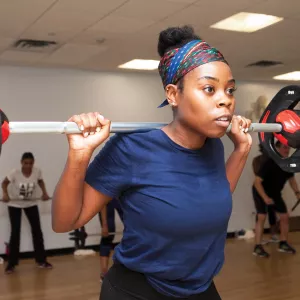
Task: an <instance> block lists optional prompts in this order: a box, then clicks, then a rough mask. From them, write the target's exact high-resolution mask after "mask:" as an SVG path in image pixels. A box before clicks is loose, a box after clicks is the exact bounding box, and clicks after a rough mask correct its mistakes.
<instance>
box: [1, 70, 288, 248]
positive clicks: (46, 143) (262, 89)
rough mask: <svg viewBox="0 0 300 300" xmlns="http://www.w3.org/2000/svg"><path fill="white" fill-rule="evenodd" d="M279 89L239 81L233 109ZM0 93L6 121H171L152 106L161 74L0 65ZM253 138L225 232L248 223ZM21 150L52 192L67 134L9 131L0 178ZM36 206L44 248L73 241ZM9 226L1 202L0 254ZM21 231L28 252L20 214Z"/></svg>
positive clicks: (46, 209)
mask: <svg viewBox="0 0 300 300" xmlns="http://www.w3.org/2000/svg"><path fill="white" fill-rule="evenodd" d="M280 88H281V86H280V85H265V84H258V83H239V84H238V91H237V93H236V98H237V112H238V113H240V114H244V113H245V111H246V110H248V109H249V107H250V103H251V102H253V101H255V100H256V99H257V97H258V96H259V95H261V94H264V95H266V96H267V97H268V98H269V99H271V98H272V97H273V96H274V94H275V93H276V92H277V91H278V90H279V89H280ZM0 95H1V99H2V101H1V108H2V109H3V111H4V112H5V113H6V114H7V115H8V117H9V119H10V120H11V121H65V120H67V119H68V118H69V117H70V116H71V115H73V114H76V113H80V112H88V111H95V110H98V111H100V112H101V113H102V114H103V115H104V116H105V117H107V118H109V119H111V120H112V121H116V122H117V121H119V122H122V121H124V122H127V121H137V122H150V121H157V122H168V121H169V120H171V113H170V109H169V108H163V109H157V108H156V107H157V106H158V105H159V104H160V103H161V101H162V100H163V96H164V94H163V90H162V87H161V83H160V79H159V77H158V76H156V75H142V74H126V75H125V74H118V73H93V72H83V71H70V70H54V69H33V68H17V67H1V68H0ZM253 138H254V140H255V143H254V144H255V146H254V148H253V150H252V152H251V155H250V158H249V160H248V165H247V168H246V169H245V171H244V173H243V175H242V178H241V180H240V183H239V186H238V188H237V190H236V192H235V194H234V210H233V214H232V218H231V220H230V226H229V230H230V231H231V230H237V229H240V228H249V227H252V225H253V216H252V212H253V202H252V197H251V183H252V179H253V176H252V170H251V158H252V157H253V156H255V155H256V154H257V148H256V144H257V136H256V134H253ZM224 145H225V149H226V155H227V156H228V155H229V154H230V151H231V150H232V145H231V142H230V141H229V140H228V139H227V138H226V137H225V138H224ZM24 151H32V152H33V153H34V154H35V156H36V164H37V166H39V167H40V168H41V169H42V171H43V174H44V179H45V182H46V185H47V189H48V192H49V194H50V195H51V194H52V193H53V190H54V187H55V184H56V183H57V180H58V177H59V175H60V174H61V172H62V169H63V167H64V163H65V160H66V153H67V152H66V151H67V141H66V137H65V136H64V135H57V134H47V135H43V134H26V135H21V134H19V135H11V137H10V138H9V140H8V141H7V142H6V144H5V146H4V148H3V150H2V155H1V159H0V178H1V180H2V179H3V178H4V176H5V175H6V174H7V172H8V171H9V170H10V169H11V168H14V167H18V166H19V160H20V156H21V154H22V153H23V152H24ZM292 199H293V197H291V199H289V200H288V203H289V205H290V206H291V205H292V204H291V203H292ZM39 207H40V211H41V219H42V227H43V232H44V239H45V246H46V248H47V249H54V248H63V247H70V246H73V243H72V242H71V241H68V234H57V233H54V232H53V231H52V229H51V222H50V219H51V218H50V209H51V204H50V202H47V203H40V204H39ZM216 209H217V208H216ZM117 224H118V229H122V225H121V223H120V221H119V219H117ZM87 230H88V231H89V232H91V233H97V232H99V233H100V232H101V228H100V226H99V221H98V218H94V219H93V220H92V221H91V222H90V223H89V224H88V225H87ZM9 231H10V227H9V221H8V216H7V209H6V206H5V205H4V204H1V203H0V253H4V242H5V241H8V238H9ZM21 236H22V241H21V251H31V250H32V243H31V236H30V230H29V225H28V222H27V220H26V218H24V217H23V223H22V235H21ZM98 242H99V238H97V237H95V238H94V237H93V238H92V237H91V238H89V239H88V244H95V243H98Z"/></svg>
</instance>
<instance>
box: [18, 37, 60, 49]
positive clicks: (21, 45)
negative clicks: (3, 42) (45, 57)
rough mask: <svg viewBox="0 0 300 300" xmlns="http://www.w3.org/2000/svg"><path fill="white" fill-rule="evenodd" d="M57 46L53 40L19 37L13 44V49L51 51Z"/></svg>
mask: <svg viewBox="0 0 300 300" xmlns="http://www.w3.org/2000/svg"><path fill="white" fill-rule="evenodd" d="M57 46H58V45H57V43H56V42H55V41H44V40H32V39H20V40H17V41H16V42H15V43H14V44H13V49H14V50H20V51H31V52H51V51H52V50H53V49H55V48H56V47H57Z"/></svg>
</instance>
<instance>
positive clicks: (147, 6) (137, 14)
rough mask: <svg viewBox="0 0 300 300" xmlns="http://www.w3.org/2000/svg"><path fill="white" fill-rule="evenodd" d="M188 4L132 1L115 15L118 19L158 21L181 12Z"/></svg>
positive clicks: (158, 0)
mask: <svg viewBox="0 0 300 300" xmlns="http://www.w3.org/2000/svg"><path fill="white" fill-rule="evenodd" d="M187 5H188V3H184V2H173V3H170V2H169V1H165V0H151V1H149V0H130V1H129V2H128V3H126V4H125V5H123V6H122V7H121V8H119V9H117V10H116V11H115V12H114V13H113V15H114V16H117V17H124V18H133V19H137V20H151V21H158V20H160V19H163V18H166V17H167V16H170V15H172V14H173V13H175V12H177V11H180V10H181V9H183V8H184V7H185V6H187Z"/></svg>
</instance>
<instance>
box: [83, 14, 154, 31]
mask: <svg viewBox="0 0 300 300" xmlns="http://www.w3.org/2000/svg"><path fill="white" fill-rule="evenodd" d="M152 23H153V21H149V20H137V19H131V18H125V17H116V16H108V17H106V18H104V19H102V20H101V21H100V22H98V23H97V24H95V25H94V26H92V27H90V28H89V30H99V31H104V32H112V33H132V32H137V31H139V30H142V29H143V28H145V27H147V26H150V25H151V24H152Z"/></svg>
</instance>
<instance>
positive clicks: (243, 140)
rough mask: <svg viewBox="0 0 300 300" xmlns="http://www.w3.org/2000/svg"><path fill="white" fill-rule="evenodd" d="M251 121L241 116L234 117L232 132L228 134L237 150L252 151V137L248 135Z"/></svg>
mask: <svg viewBox="0 0 300 300" xmlns="http://www.w3.org/2000/svg"><path fill="white" fill-rule="evenodd" d="M250 125H251V120H249V119H246V118H245V117H241V116H233V118H232V122H231V131H230V132H228V133H227V135H228V137H229V138H230V139H231V141H232V142H233V144H234V147H235V149H237V150H242V151H246V152H247V151H250V149H251V146H252V137H251V135H250V134H249V133H248V128H249V127H250Z"/></svg>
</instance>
